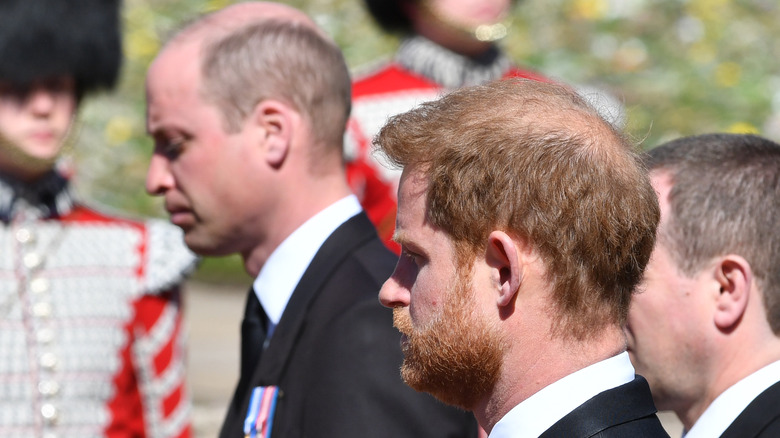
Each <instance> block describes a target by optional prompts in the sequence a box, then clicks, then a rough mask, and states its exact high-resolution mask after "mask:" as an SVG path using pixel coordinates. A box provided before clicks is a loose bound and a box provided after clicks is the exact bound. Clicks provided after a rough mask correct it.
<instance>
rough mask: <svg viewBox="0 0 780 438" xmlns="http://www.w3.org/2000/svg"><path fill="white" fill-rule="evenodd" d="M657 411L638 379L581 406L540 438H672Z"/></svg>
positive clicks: (644, 382) (651, 398)
mask: <svg viewBox="0 0 780 438" xmlns="http://www.w3.org/2000/svg"><path fill="white" fill-rule="evenodd" d="M655 412H656V409H655V405H654V404H653V397H652V395H651V394H650V386H648V384H647V381H646V380H645V379H644V378H643V377H642V376H636V377H635V378H634V380H633V381H631V382H628V383H626V384H624V385H620V386H618V387H617V388H612V389H610V390H607V391H604V392H602V393H600V394H598V395H596V396H595V397H593V398H591V399H590V400H588V401H586V402H585V403H583V404H581V405H580V406H578V407H577V409H575V410H573V411H571V412H570V413H569V414H568V415H566V416H565V417H563V418H561V419H560V420H558V422H557V423H555V424H553V425H552V426H551V427H550V428H549V429H547V430H546V431H545V432H544V433H543V434H542V435H540V438H589V437H599V438H656V437H666V438H668V437H669V434H667V433H666V431H665V430H664V428H663V426H662V425H661V421H660V420H658V417H657V416H656V415H655Z"/></svg>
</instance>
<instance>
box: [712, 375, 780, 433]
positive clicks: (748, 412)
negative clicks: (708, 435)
mask: <svg viewBox="0 0 780 438" xmlns="http://www.w3.org/2000/svg"><path fill="white" fill-rule="evenodd" d="M721 437H722V438H777V437H780V382H778V383H775V384H774V385H772V386H770V387H769V388H767V389H766V390H765V391H764V392H762V393H761V394H759V395H758V397H756V398H755V399H754V400H753V401H752V402H750V404H749V405H747V407H746V408H745V410H744V411H742V413H741V414H739V416H738V417H737V418H736V419H735V420H734V422H733V423H731V425H730V426H729V427H728V429H726V431H725V432H723V435H721Z"/></svg>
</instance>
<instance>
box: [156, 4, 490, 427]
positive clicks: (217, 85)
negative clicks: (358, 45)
mask: <svg viewBox="0 0 780 438" xmlns="http://www.w3.org/2000/svg"><path fill="white" fill-rule="evenodd" d="M147 97H148V120H147V127H148V131H149V134H150V135H151V136H152V137H153V138H154V141H155V150H154V155H153V157H152V159H151V163H150V166H149V173H148V177H147V190H148V191H149V192H150V193H152V194H154V195H160V196H164V197H165V207H166V209H167V210H168V211H169V213H170V218H171V221H172V222H173V223H174V224H176V225H178V226H179V227H181V228H182V229H183V230H184V234H185V237H184V239H185V242H186V243H187V245H188V246H189V247H190V248H191V249H193V250H194V251H195V252H197V253H200V254H204V255H225V254H231V253H239V254H241V256H242V257H243V260H244V264H245V267H246V270H247V272H248V273H249V274H250V275H252V276H253V277H255V278H256V280H255V282H254V287H253V289H252V290H250V293H249V296H248V299H247V307H246V314H245V317H244V321H243V323H242V359H241V362H242V364H241V365H242V366H241V377H240V380H239V383H238V387H237V389H236V392H235V395H234V397H233V401H232V402H231V405H230V408H229V410H228V413H227V418H226V420H225V423H224V425H223V427H222V431H221V434H220V436H222V437H239V436H244V435H246V436H263V437H266V436H273V437H304V436H306V437H339V438H344V437H360V438H364V437H388V438H389V437H413V436H421V437H437V436H441V437H461V436H463V437H465V436H476V433H477V426H476V422H475V420H474V419H473V417H472V416H471V415H469V414H467V413H465V412H461V411H457V410H454V409H451V408H447V407H445V406H444V405H441V404H439V403H438V402H437V401H436V400H434V399H433V398H431V397H429V396H428V395H426V394H421V393H416V392H414V391H412V390H411V389H409V388H408V387H406V386H405V385H404V384H403V382H402V381H401V379H400V377H399V373H398V368H399V366H400V363H401V360H402V356H401V351H400V348H399V345H398V340H399V337H398V333H397V332H396V331H395V330H394V329H393V328H392V315H391V313H390V312H389V311H387V309H383V308H382V307H381V305H380V304H379V303H378V301H377V299H376V294H377V292H378V290H379V288H380V285H381V283H382V281H384V280H385V279H386V278H387V277H388V276H389V275H390V273H391V272H392V269H393V265H394V263H395V261H396V259H395V257H394V256H393V255H392V254H391V253H390V252H389V251H388V250H386V249H385V248H384V246H383V245H382V243H381V241H380V240H379V239H378V237H377V235H376V232H375V230H374V228H373V226H372V225H371V223H370V222H369V220H368V219H367V217H366V215H365V214H364V213H363V212H362V210H361V208H360V205H359V203H358V201H357V200H356V198H355V197H354V196H353V195H351V192H350V189H349V187H348V185H347V183H346V178H345V171H344V168H343V163H342V138H343V133H344V128H345V124H346V120H347V117H348V115H349V110H350V79H349V75H348V71H347V67H346V65H345V62H344V59H343V57H342V55H341V52H340V51H339V50H338V48H337V47H336V46H335V44H334V43H333V42H332V41H330V40H329V39H328V38H327V37H326V36H325V35H324V34H323V32H322V31H320V30H319V29H317V27H316V26H315V25H314V24H313V23H312V21H311V20H310V19H309V18H308V17H307V16H305V15H304V14H303V13H301V12H300V11H298V10H295V9H293V8H290V7H287V6H284V5H280V4H275V3H265V2H252V3H242V4H238V5H234V6H231V7H228V8H226V9H223V10H221V11H218V12H216V13H213V14H211V15H208V16H206V17H204V18H202V19H200V20H199V21H197V22H195V23H194V24H192V25H190V26H189V27H187V28H186V29H184V30H183V31H182V32H181V33H179V34H178V35H177V36H176V37H175V38H174V39H173V40H171V42H169V43H168V44H167V46H166V47H165V48H164V49H163V51H162V52H161V53H160V55H159V56H158V57H157V59H156V60H155V61H154V63H153V64H152V66H151V68H150V69H149V74H148V81H147Z"/></svg>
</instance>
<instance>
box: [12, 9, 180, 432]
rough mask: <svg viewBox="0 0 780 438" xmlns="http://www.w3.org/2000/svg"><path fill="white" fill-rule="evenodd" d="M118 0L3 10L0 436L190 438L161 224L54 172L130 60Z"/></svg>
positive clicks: (171, 264)
mask: <svg viewBox="0 0 780 438" xmlns="http://www.w3.org/2000/svg"><path fill="white" fill-rule="evenodd" d="M121 57H122V53H121V40H120V32H119V1H118V0H69V1H47V0H3V1H2V2H0V436H2V437H57V436H69V437H96V436H134V437H137V436H188V435H189V434H190V428H189V411H190V404H189V400H188V396H187V393H186V391H185V387H184V367H183V359H184V357H183V352H182V351H183V350H182V347H183V343H182V336H181V314H180V312H179V310H180V306H179V289H178V284H179V283H180V282H181V281H182V279H183V276H184V274H185V273H186V272H188V271H189V270H190V269H191V267H192V266H193V264H194V261H195V258H194V257H193V255H192V253H190V252H189V251H188V250H186V248H185V247H184V246H183V244H182V238H181V233H180V232H179V231H178V230H177V229H176V228H175V227H171V226H170V225H168V224H167V223H165V222H162V221H147V222H136V221H130V220H125V219H120V218H117V217H112V216H107V215H105V214H103V213H100V212H98V211H96V210H93V209H90V208H87V207H86V206H84V205H83V204H81V203H79V202H78V201H76V200H74V197H73V196H72V194H71V191H70V189H69V181H68V177H67V175H66V172H63V170H62V169H60V168H59V167H58V166H57V165H56V164H57V159H58V157H59V154H60V151H61V149H62V147H63V145H64V144H65V142H66V141H67V139H68V137H69V132H70V131H71V128H72V126H73V120H74V117H75V114H76V112H77V109H78V106H79V104H80V102H81V100H82V98H83V97H84V96H85V95H86V94H88V93H90V92H92V91H96V90H98V89H108V88H111V87H112V86H113V85H114V84H115V82H116V79H117V76H118V72H119V67H120V61H121Z"/></svg>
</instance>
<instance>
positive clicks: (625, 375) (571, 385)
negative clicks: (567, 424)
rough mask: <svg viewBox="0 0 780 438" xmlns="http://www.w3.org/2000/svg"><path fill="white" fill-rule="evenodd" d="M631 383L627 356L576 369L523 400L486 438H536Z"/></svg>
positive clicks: (623, 355)
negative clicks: (598, 398) (589, 403)
mask: <svg viewBox="0 0 780 438" xmlns="http://www.w3.org/2000/svg"><path fill="white" fill-rule="evenodd" d="M632 380H634V367H633V366H632V365H631V360H630V359H629V357H628V353H626V352H623V353H620V354H618V355H617V356H613V357H611V358H609V359H606V360H602V361H601V362H596V363H595V364H593V365H590V366H588V367H585V368H583V369H581V370H578V371H576V372H574V373H572V374H569V375H568V376H566V377H564V378H562V379H560V380H558V381H557V382H554V383H552V384H550V385H548V386H546V387H544V388H542V390H540V391H539V392H537V393H536V394H534V395H532V396H531V397H529V398H527V399H526V400H524V401H523V402H522V403H520V404H519V405H517V406H515V407H514V408H512V410H510V411H509V412H507V414H506V415H504V417H503V418H501V420H499V422H498V423H496V425H495V426H494V427H493V430H492V431H491V432H490V435H489V438H512V437H538V436H539V435H541V434H542V433H544V431H546V430H547V429H549V428H550V427H551V426H552V425H553V424H555V423H557V422H558V420H560V419H561V418H563V417H565V416H566V415H567V414H568V413H570V412H571V411H573V410H574V409H576V408H577V407H578V406H580V405H581V404H583V403H585V402H586V401H588V400H590V399H591V398H593V397H595V396H596V395H598V394H599V393H601V392H604V391H606V390H609V389H612V388H616V387H618V386H620V385H623V384H625V383H628V382H631V381H632Z"/></svg>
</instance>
